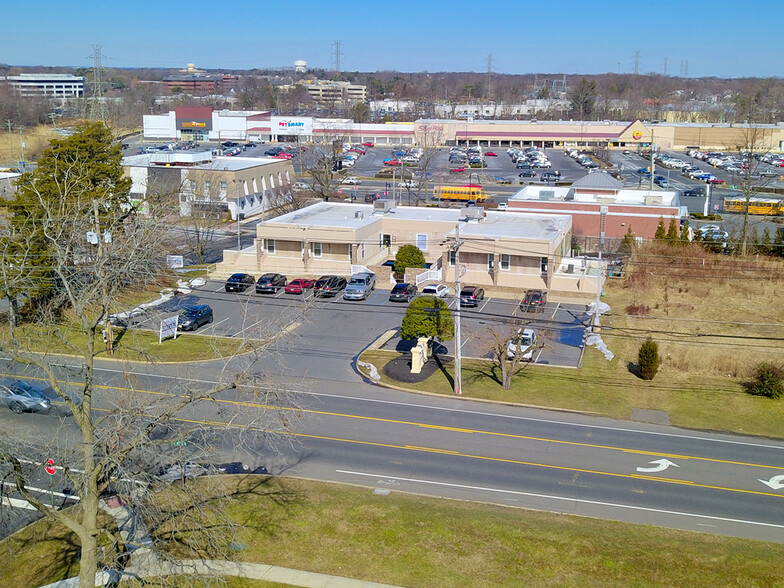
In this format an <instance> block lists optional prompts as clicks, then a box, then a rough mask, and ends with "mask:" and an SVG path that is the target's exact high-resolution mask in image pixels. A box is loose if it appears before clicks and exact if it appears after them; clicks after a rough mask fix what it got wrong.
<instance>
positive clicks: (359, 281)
mask: <svg viewBox="0 0 784 588" xmlns="http://www.w3.org/2000/svg"><path fill="white" fill-rule="evenodd" d="M375 289H376V274H370V273H364V272H363V273H360V274H354V275H353V276H351V279H349V281H348V284H347V285H346V290H345V291H344V292H343V299H344V300H365V299H366V298H367V297H368V296H369V295H370V293H371V292H372V291H373V290H375Z"/></svg>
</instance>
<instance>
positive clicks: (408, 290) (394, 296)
mask: <svg viewBox="0 0 784 588" xmlns="http://www.w3.org/2000/svg"><path fill="white" fill-rule="evenodd" d="M416 295H417V287H416V286H415V285H414V284H406V283H403V284H395V286H394V288H392V291H391V292H390V293H389V301H390V302H411V299H412V298H413V297H414V296H416Z"/></svg>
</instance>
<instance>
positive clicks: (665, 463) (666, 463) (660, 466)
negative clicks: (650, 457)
mask: <svg viewBox="0 0 784 588" xmlns="http://www.w3.org/2000/svg"><path fill="white" fill-rule="evenodd" d="M648 463H655V464H656V465H655V466H654V467H652V468H637V471H638V472H647V473H653V472H663V471H664V470H666V469H667V468H668V467H670V466H675V467H676V468H679V467H681V466H679V465H678V464H677V463H673V462H671V461H670V460H669V459H657V460H656V461H649V462H648Z"/></svg>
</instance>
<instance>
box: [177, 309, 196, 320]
mask: <svg viewBox="0 0 784 588" xmlns="http://www.w3.org/2000/svg"><path fill="white" fill-rule="evenodd" d="M180 315H181V316H183V317H185V318H196V317H197V316H199V310H197V309H195V308H186V309H185V310H183V311H182V312H181V313H180Z"/></svg>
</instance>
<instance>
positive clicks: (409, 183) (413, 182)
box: [397, 180, 419, 188]
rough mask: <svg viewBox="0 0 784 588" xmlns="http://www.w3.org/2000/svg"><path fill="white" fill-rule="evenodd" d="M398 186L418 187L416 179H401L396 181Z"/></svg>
mask: <svg viewBox="0 0 784 588" xmlns="http://www.w3.org/2000/svg"><path fill="white" fill-rule="evenodd" d="M397 187H398V188H419V182H417V181H416V180H403V181H402V182H400V183H398V185H397Z"/></svg>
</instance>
